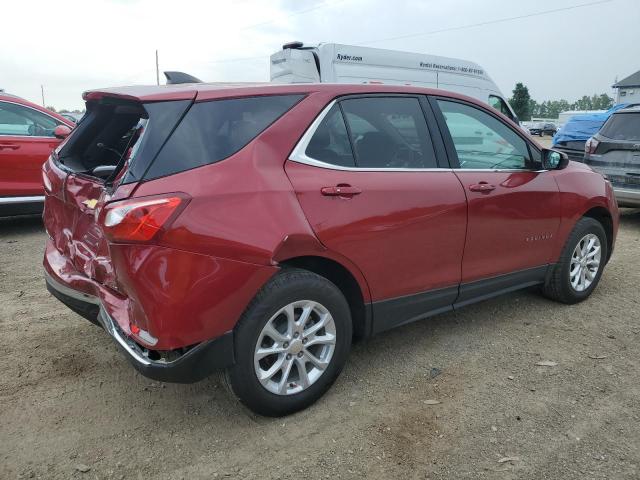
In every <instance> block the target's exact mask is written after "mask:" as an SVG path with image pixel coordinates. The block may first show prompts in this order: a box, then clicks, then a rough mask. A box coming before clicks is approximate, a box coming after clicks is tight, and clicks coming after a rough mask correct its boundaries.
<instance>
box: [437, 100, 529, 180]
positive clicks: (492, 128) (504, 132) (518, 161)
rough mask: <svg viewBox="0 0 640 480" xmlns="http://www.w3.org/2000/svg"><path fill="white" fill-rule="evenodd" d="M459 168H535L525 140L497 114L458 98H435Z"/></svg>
mask: <svg viewBox="0 0 640 480" xmlns="http://www.w3.org/2000/svg"><path fill="white" fill-rule="evenodd" d="M438 105H439V106H440V110H441V111H442V114H443V115H444V118H445V121H446V123H447V127H448V128H449V133H450V134H451V138H452V140H453V145H454V147H455V149H456V153H457V154H458V161H459V163H460V168H467V169H478V168H479V169H522V170H530V169H535V168H539V165H538V163H537V162H535V161H533V160H532V159H531V158H530V156H529V148H528V147H527V142H525V141H524V139H522V138H521V137H520V136H518V135H517V134H516V133H515V132H514V131H513V130H511V128H509V127H508V126H507V125H505V124H504V123H502V122H501V121H500V120H498V119H497V118H495V117H493V116H491V115H489V114H488V113H486V112H483V111H482V110H480V109H478V108H475V107H472V106H469V105H465V104H462V103H458V102H449V101H446V100H438Z"/></svg>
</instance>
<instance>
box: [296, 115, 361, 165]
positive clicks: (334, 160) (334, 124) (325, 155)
mask: <svg viewBox="0 0 640 480" xmlns="http://www.w3.org/2000/svg"><path fill="white" fill-rule="evenodd" d="M305 155H306V156H307V157H309V158H312V159H314V160H319V161H321V162H324V163H328V164H331V165H338V166H341V167H355V165H356V164H355V160H354V158H353V153H352V152H351V144H350V143H349V134H348V133H347V127H346V126H345V124H344V119H343V117H342V112H341V111H340V107H339V106H338V105H337V104H335V105H334V106H333V107H331V110H329V112H328V113H327V115H326V116H325V117H324V119H323V120H322V122H321V123H320V125H319V126H318V128H317V130H316V131H315V133H314V134H313V137H311V140H310V141H309V145H307V148H306V150H305Z"/></svg>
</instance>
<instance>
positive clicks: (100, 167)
mask: <svg viewBox="0 0 640 480" xmlns="http://www.w3.org/2000/svg"><path fill="white" fill-rule="evenodd" d="M174 96H175V95H174ZM178 96H179V99H172V100H164V101H144V99H140V98H136V97H135V96H132V95H125V94H121V93H119V94H115V93H112V92H109V91H105V92H89V93H87V94H85V97H84V98H85V100H86V107H87V113H86V115H85V117H84V118H83V120H82V122H80V124H79V125H78V126H77V127H76V129H74V131H73V132H72V134H71V135H70V136H69V137H68V138H67V140H66V141H65V142H64V143H62V144H61V145H60V146H59V147H58V148H57V149H56V150H55V151H54V152H53V153H52V155H51V158H50V161H48V162H46V163H45V165H44V168H43V183H44V186H45V192H46V201H45V212H44V215H43V217H44V223H45V228H46V230H47V232H48V234H49V237H50V238H51V241H50V242H49V243H50V245H49V246H48V248H47V252H46V254H47V256H48V258H49V263H51V264H53V265H55V266H56V269H57V270H58V271H57V272H56V275H61V274H62V275H64V276H66V277H67V278H66V279H65V280H66V281H68V282H71V283H72V284H73V283H75V282H74V279H75V280H78V281H80V282H79V283H85V282H82V281H81V280H83V279H82V278H81V277H85V278H86V279H91V281H93V282H97V283H99V284H101V285H104V286H106V287H109V288H110V289H113V290H117V289H118V288H117V282H116V277H115V274H114V271H113V266H112V262H111V259H110V255H109V246H108V243H107V241H106V239H105V236H104V232H103V229H102V227H101V225H100V223H99V219H100V212H101V210H102V208H103V206H104V205H105V204H106V203H108V202H111V201H114V200H121V199H125V198H128V197H129V196H131V194H132V193H133V192H134V191H135V188H136V186H137V184H138V182H139V180H140V179H141V178H143V176H144V173H145V172H146V170H147V169H148V168H149V166H150V164H151V162H152V161H153V159H154V158H155V156H156V155H157V154H158V152H159V150H160V149H161V147H162V145H163V144H164V142H165V141H166V139H167V138H168V136H169V134H170V133H171V131H172V130H173V129H174V128H175V126H176V125H177V123H178V122H179V120H180V119H181V118H182V116H183V115H184V113H185V112H186V110H187V109H188V108H189V106H190V105H191V103H192V101H193V98H194V97H195V92H194V91H186V90H185V91H182V92H180V94H179V95H178ZM52 249H54V250H55V251H50V250H52ZM53 257H58V258H53ZM76 286H77V287H78V288H79V289H81V290H83V291H85V292H86V285H76ZM88 293H92V292H88Z"/></svg>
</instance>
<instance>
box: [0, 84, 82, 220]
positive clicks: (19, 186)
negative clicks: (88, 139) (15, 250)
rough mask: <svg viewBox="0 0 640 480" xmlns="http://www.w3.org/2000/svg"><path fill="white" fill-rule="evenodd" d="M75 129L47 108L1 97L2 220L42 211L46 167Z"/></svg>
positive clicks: (0, 170) (0, 179) (0, 201)
mask: <svg viewBox="0 0 640 480" xmlns="http://www.w3.org/2000/svg"><path fill="white" fill-rule="evenodd" d="M72 126H73V123H71V122H69V121H68V120H67V119H65V118H63V117H61V116H60V115H58V114H56V113H54V112H51V111H49V110H47V109H46V108H42V107H40V106H38V105H36V104H34V103H31V102H29V101H27V100H24V99H22V98H19V97H16V96H14V95H10V94H7V93H0V216H7V215H19V214H30V213H39V212H41V211H42V205H43V202H44V190H43V188H42V164H43V163H44V162H45V161H46V160H47V157H48V156H49V153H51V150H52V149H54V148H55V147H57V146H58V144H59V143H60V141H61V139H62V138H64V137H65V136H66V135H68V133H69V132H70V131H71V130H70V129H71V127H72Z"/></svg>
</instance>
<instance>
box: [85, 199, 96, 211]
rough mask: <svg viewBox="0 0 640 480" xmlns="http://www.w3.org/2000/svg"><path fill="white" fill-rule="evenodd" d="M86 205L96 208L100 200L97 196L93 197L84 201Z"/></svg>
mask: <svg viewBox="0 0 640 480" xmlns="http://www.w3.org/2000/svg"><path fill="white" fill-rule="evenodd" d="M82 203H83V204H84V205H86V206H87V207H88V208H91V209H93V208H96V204H97V203H98V200H97V199H96V198H92V199H90V200H85V201H84V202H82Z"/></svg>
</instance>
